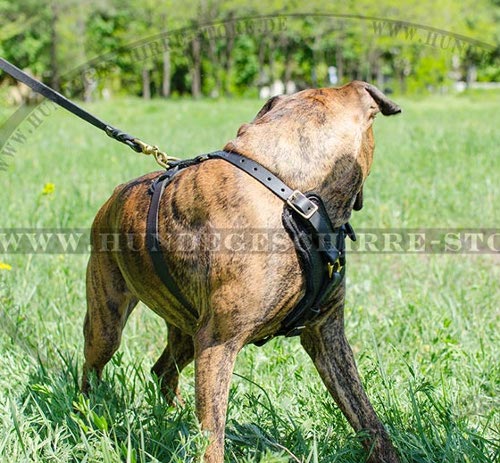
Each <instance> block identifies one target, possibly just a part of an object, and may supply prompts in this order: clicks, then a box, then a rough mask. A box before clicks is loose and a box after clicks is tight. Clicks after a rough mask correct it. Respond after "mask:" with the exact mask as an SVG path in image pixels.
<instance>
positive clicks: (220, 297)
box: [82, 81, 401, 463]
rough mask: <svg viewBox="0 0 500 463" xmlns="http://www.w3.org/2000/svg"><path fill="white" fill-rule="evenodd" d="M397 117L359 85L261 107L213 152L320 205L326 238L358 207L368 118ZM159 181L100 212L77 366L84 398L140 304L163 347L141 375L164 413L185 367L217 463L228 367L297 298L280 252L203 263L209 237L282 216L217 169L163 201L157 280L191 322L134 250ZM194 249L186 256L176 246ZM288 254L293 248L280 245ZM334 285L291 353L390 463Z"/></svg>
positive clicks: (142, 184)
mask: <svg viewBox="0 0 500 463" xmlns="http://www.w3.org/2000/svg"><path fill="white" fill-rule="evenodd" d="M400 111H401V110H400V108H399V107H398V106H397V105H396V104H395V103H393V102H392V101H390V100H389V99H387V98H386V96H385V95H384V94H383V93H382V92H380V91H379V90H378V89H376V88H375V87H373V86H372V85H370V84H367V83H365V82H359V81H356V82H352V83H350V84H348V85H345V86H343V87H340V88H324V89H314V90H304V91H301V92H298V93H296V94H293V95H288V96H278V97H274V98H271V99H270V100H269V101H268V102H267V103H266V104H265V105H264V107H263V108H262V109H261V110H260V112H259V113H258V114H257V116H256V117H255V119H254V120H253V121H252V122H251V123H250V124H244V125H242V126H241V128H240V129H239V131H238V134H237V137H236V138H235V139H234V140H232V141H230V142H228V143H227V145H226V146H225V147H224V149H225V150H226V151H234V152H237V153H240V154H242V155H245V156H247V157H249V158H251V159H253V160H255V161H257V162H259V163H261V164H262V165H263V166H265V167H267V168H268V169H269V170H271V171H272V172H273V173H275V174H276V175H277V176H278V177H279V178H281V179H282V180H283V181H284V182H285V183H287V184H288V186H289V187H291V188H292V189H297V190H300V191H302V192H308V191H314V192H316V193H317V194H319V195H320V196H321V197H322V198H323V200H324V202H325V204H326V207H327V211H328V214H329V216H330V218H331V220H332V223H333V225H334V226H340V225H342V224H344V223H346V222H347V221H348V219H349V217H350V215H351V211H352V210H353V208H355V209H360V208H361V206H362V188H363V183H364V181H365V179H366V177H367V176H368V174H369V172H370V168H371V164H372V158H373V149H374V141H373V132H372V123H373V120H374V117H375V115H376V114H377V113H378V112H382V114H384V115H390V114H396V113H398V112H400ZM158 175H159V173H158V172H156V173H151V174H148V175H145V176H143V177H140V178H138V179H136V180H134V181H132V182H130V183H126V184H124V185H120V186H118V187H117V188H116V189H115V191H114V193H113V195H112V196H111V198H110V199H109V200H108V201H107V202H106V204H105V205H104V206H103V207H102V208H101V210H100V211H99V212H98V214H97V216H96V218H95V221H94V224H93V228H92V243H93V251H92V254H91V256H90V261H89V264H88V271H87V304H88V309H87V315H86V317H85V326H84V334H85V365H84V372H83V381H82V389H83V390H84V391H88V389H89V384H90V382H89V376H90V374H91V373H95V374H96V375H97V377H100V376H101V373H102V370H103V368H104V366H105V365H106V363H107V362H108V361H109V360H110V358H111V356H112V355H113V354H114V352H115V351H116V350H117V349H118V347H119V345H120V340H121V334H122V330H123V327H124V326H125V323H126V321H127V318H128V317H129V315H130V313H131V312H132V310H133V308H134V307H135V305H136V304H137V302H138V301H139V300H140V301H142V302H144V303H145V304H146V305H147V306H149V307H150V308H151V309H152V310H154V311H155V312H156V313H157V314H158V315H160V316H161V317H162V318H164V319H165V320H166V323H167V326H168V344H167V346H166V347H165V350H164V351H163V353H162V355H161V356H160V358H159V359H158V361H157V362H156V363H155V365H154V366H153V369H152V371H153V372H154V373H155V374H156V375H157V377H158V378H159V380H160V382H161V386H162V391H163V393H164V394H165V396H166V397H167V398H168V399H169V400H173V399H174V397H175V396H177V397H178V398H179V399H180V395H179V391H178V380H179V373H180V372H181V370H182V369H183V368H184V367H185V366H186V365H188V364H189V363H190V362H191V361H192V360H193V359H194V361H195V371H196V373H195V377H196V379H195V383H196V410H197V415H198V418H199V421H200V423H201V426H202V428H203V429H204V430H207V431H209V435H210V443H209V446H208V448H207V450H206V453H205V459H204V461H205V462H206V463H221V462H222V461H223V456H224V427H225V422H226V410H227V401H228V391H229V385H230V380H231V375H232V372H233V367H234V362H235V359H236V355H237V354H238V352H239V351H240V350H241V348H242V347H243V346H244V345H245V344H248V343H251V342H253V341H256V340H260V339H262V338H264V337H266V336H269V335H272V334H273V333H274V332H276V331H277V330H278V328H279V327H280V322H281V321H282V320H283V318H284V317H285V315H286V314H288V313H289V311H290V310H291V309H292V308H293V307H294V306H295V304H297V302H298V301H299V299H300V298H301V296H302V294H303V291H304V275H303V273H302V270H301V267H300V264H299V258H298V256H297V254H296V253H295V250H294V249H293V245H291V246H290V247H291V249H292V251H291V252H268V253H265V252H213V249H212V248H210V246H209V239H208V238H207V239H206V240H204V239H203V237H209V236H210V235H211V233H213V231H214V230H234V229H237V230H242V229H266V230H277V231H282V232H283V233H284V234H285V232H284V229H283V224H282V211H283V202H282V201H281V200H280V199H279V198H278V197H276V196H275V195H274V194H273V193H272V192H271V191H269V190H268V189H267V188H265V187H264V186H263V185H261V184H260V183H259V182H257V181H256V180H255V179H253V178H252V177H250V176H249V175H248V174H246V173H245V172H242V171H240V170H239V169H237V168H236V167H234V166H232V165H230V164H229V163H227V162H226V161H224V160H215V159H214V160H209V161H205V162H202V163H200V164H197V165H195V166H192V167H189V168H187V169H185V170H184V171H183V172H181V173H180V174H179V175H177V176H176V177H175V178H174V180H173V181H172V183H171V184H170V185H169V186H168V187H167V188H166V190H165V193H164V195H163V197H162V200H161V203H160V209H159V215H160V221H159V234H160V236H161V237H164V238H165V239H166V237H168V246H166V247H165V248H164V249H163V252H164V258H165V261H166V262H167V265H168V267H169V271H170V273H171V275H172V276H173V278H174V279H175V281H176V282H177V283H178V285H179V287H180V288H182V292H183V295H184V296H185V298H186V299H187V301H189V303H190V304H191V306H192V307H195V308H196V313H192V311H190V310H188V308H186V307H183V306H182V305H181V304H180V303H179V302H178V301H177V300H176V299H175V298H174V297H173V296H172V294H170V293H169V291H168V290H167V288H166V287H165V286H164V284H163V283H162V281H161V280H160V279H159V277H158V276H157V274H156V273H155V271H154V269H153V264H152V261H151V258H150V255H149V254H148V251H147V249H146V246H145V233H146V216H147V213H148V208H149V204H150V201H151V197H150V195H149V194H148V188H149V187H150V185H151V182H152V181H153V180H154V179H155V178H157V177H158ZM109 233H115V234H118V235H120V236H121V237H127V243H126V244H127V245H124V246H123V245H121V249H120V252H114V251H115V249H114V247H113V246H111V247H109V246H105V249H102V247H101V246H100V243H102V240H103V237H109ZM190 234H191V236H192V235H193V234H195V235H196V236H197V237H201V239H200V240H199V243H200V245H199V247H198V252H196V253H193V252H186V251H185V248H183V247H182V243H181V238H180V237H185V236H188V235H190ZM290 244H291V241H290ZM344 291H345V286H344V284H341V285H340V287H339V288H338V289H337V290H336V291H335V292H334V294H333V296H332V297H331V298H330V299H331V300H329V301H328V303H327V304H325V305H324V307H322V313H321V316H320V317H319V318H317V319H316V320H314V321H313V322H312V323H310V324H309V326H307V328H306V329H305V331H304V332H303V333H302V335H301V343H302V345H303V346H304V348H305V350H306V351H307V353H308V354H309V355H310V357H311V358H312V360H313V362H314V364H315V366H316V368H317V369H318V371H319V373H320V375H321V377H322V379H323V381H324V383H325V385H326V387H327V388H328V390H329V391H330V393H331V395H332V396H333V398H334V400H335V402H336V403H337V404H338V406H339V407H340V409H341V410H342V412H343V413H344V415H345V416H346V418H347V419H348V421H349V423H350V424H351V425H352V426H353V428H354V429H355V430H356V431H361V430H364V431H366V433H367V436H368V437H367V438H366V439H365V440H364V445H365V447H366V449H367V451H369V452H370V456H369V460H368V461H370V462H372V463H375V462H377V463H380V462H384V463H397V462H398V461H399V459H398V457H397V454H396V451H395V450H394V448H393V446H392V444H391V441H390V439H389V436H388V434H387V432H386V430H385V429H384V426H383V425H382V423H381V422H380V420H379V418H378V417H377V415H376V414H375V411H374V409H373V408H372V405H371V404H370V402H369V400H368V398H367V396H366V394H365V392H364V390H363V387H362V385H361V382H360V379H359V376H358V372H357V368H356V364H355V362H354V358H353V354H352V351H351V349H350V347H349V344H348V343H347V340H346V338H345V335H344V320H343V312H344Z"/></svg>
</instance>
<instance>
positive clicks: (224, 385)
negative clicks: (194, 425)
mask: <svg viewBox="0 0 500 463" xmlns="http://www.w3.org/2000/svg"><path fill="white" fill-rule="evenodd" d="M218 325H219V326H218ZM219 327H220V323H218V322H216V321H212V322H210V323H209V324H208V326H205V327H203V328H202V329H201V330H199V331H198V333H196V335H195V383H196V413H197V415H198V420H199V421H200V423H201V427H202V429H203V430H204V431H208V432H209V437H210V443H209V445H208V447H207V449H206V451H205V456H204V460H203V461H204V463H223V461H224V428H225V425H226V412H227V402H228V396H229V386H230V383H231V376H232V373H233V369H234V364H235V360H236V356H237V354H238V352H239V351H240V349H241V348H242V346H243V344H244V340H245V339H244V338H242V337H241V336H231V337H224V338H223V339H220V338H219V339H217V338H218V337H219V336H218V333H217V330H218V329H219Z"/></svg>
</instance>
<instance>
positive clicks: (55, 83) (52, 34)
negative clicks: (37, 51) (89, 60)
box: [50, 3, 61, 91]
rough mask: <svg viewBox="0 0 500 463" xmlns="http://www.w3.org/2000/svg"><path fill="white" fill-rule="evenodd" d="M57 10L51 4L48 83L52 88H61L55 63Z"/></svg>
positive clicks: (58, 89) (57, 67)
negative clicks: (50, 73)
mask: <svg viewBox="0 0 500 463" xmlns="http://www.w3.org/2000/svg"><path fill="white" fill-rule="evenodd" d="M58 17H59V15H58V12H57V9H56V5H55V4H54V3H53V4H52V18H51V21H50V68H51V70H52V76H51V79H50V85H51V86H52V88H53V89H54V90H57V91H60V90H61V80H60V77H59V66H58V65H57V46H58V43H57V42H58V37H57V30H56V27H57V20H58Z"/></svg>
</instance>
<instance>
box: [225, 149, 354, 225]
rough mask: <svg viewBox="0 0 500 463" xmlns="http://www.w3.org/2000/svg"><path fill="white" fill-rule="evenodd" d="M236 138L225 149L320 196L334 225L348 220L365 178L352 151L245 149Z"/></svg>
mask: <svg viewBox="0 0 500 463" xmlns="http://www.w3.org/2000/svg"><path fill="white" fill-rule="evenodd" d="M235 141H236V140H234V141H232V142H229V143H228V144H227V145H226V146H225V148H224V149H225V150H226V151H234V152H237V153H239V154H242V155H244V156H247V157H249V158H251V159H253V160H254V161H257V162H258V163H260V164H262V165H263V166H264V167H266V168H268V169H269V170H270V171H271V172H273V173H274V174H275V175H276V176H278V177H279V178H280V179H281V180H282V181H283V182H285V183H286V184H287V185H288V186H289V187H290V188H292V189H297V190H300V191H302V192H304V193H307V192H314V193H316V194H318V195H320V196H321V198H322V199H323V201H324V203H325V206H326V208H327V211H328V215H329V216H330V219H331V220H332V222H333V225H334V226H340V225H342V224H344V223H345V222H347V221H348V220H349V218H350V216H351V212H352V208H353V204H354V201H355V198H356V194H357V193H358V191H359V189H360V188H361V184H362V182H363V178H364V176H363V169H362V167H361V165H360V164H359V163H358V162H357V160H356V158H355V157H354V156H353V154H352V153H346V152H339V153H338V154H336V155H335V156H333V158H329V157H328V156H325V155H324V153H321V152H320V150H318V149H317V147H316V149H310V150H306V149H304V148H303V149H301V152H300V153H294V155H291V153H289V152H287V151H286V150H283V151H281V150H280V149H278V148H277V149H268V150H262V151H261V150H247V149H245V148H244V147H243V146H242V145H240V146H238V145H239V144H238V143H234V142H235ZM339 151H340V150H339Z"/></svg>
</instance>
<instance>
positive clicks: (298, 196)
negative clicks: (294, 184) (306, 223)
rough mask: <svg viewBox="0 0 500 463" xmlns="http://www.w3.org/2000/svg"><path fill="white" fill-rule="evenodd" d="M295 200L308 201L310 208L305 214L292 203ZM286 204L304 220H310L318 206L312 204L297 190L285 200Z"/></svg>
mask: <svg viewBox="0 0 500 463" xmlns="http://www.w3.org/2000/svg"><path fill="white" fill-rule="evenodd" d="M297 199H306V200H307V201H309V204H310V205H311V207H310V208H309V210H308V211H307V212H303V211H301V210H300V209H299V208H298V207H297V206H296V205H295V204H294V203H293V202H294V201H296V200H297ZM286 203H287V204H288V205H289V206H290V207H291V208H292V209H293V210H294V211H295V212H297V214H299V215H300V216H302V217H304V219H310V218H311V217H312V216H313V215H314V213H315V212H316V211H317V210H318V206H317V205H316V204H314V203H313V202H312V201H311V200H310V199H309V198H308V197H307V196H306V195H305V194H304V193H302V192H300V191H299V190H295V191H294V192H293V193H292V194H291V195H290V196H289V197H288V198H287V200H286Z"/></svg>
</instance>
